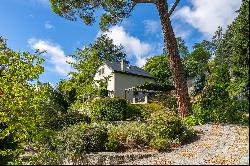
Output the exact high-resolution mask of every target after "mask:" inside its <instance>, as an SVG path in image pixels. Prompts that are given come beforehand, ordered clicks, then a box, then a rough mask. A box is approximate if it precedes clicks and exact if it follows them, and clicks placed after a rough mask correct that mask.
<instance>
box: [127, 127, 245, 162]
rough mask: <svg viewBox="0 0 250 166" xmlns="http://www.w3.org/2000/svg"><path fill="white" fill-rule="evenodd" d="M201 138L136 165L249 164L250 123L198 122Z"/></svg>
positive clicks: (196, 128) (197, 128)
mask: <svg viewBox="0 0 250 166" xmlns="http://www.w3.org/2000/svg"><path fill="white" fill-rule="evenodd" d="M193 128H194V129H195V130H197V131H199V134H198V135H199V137H200V138H199V139H198V140H197V141H195V142H193V143H190V144H187V145H184V146H182V147H180V148H178V149H176V150H173V151H171V152H169V153H161V154H159V155H157V156H156V157H150V158H147V159H142V160H137V161H133V162H131V163H126V164H129V165H131V164H133V165H249V127H248V126H240V125H216V124H205V125H201V126H194V127H193Z"/></svg>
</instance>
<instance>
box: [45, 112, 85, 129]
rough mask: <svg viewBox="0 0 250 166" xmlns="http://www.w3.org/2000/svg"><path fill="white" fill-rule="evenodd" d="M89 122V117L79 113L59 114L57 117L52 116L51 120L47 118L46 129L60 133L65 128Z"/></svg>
mask: <svg viewBox="0 0 250 166" xmlns="http://www.w3.org/2000/svg"><path fill="white" fill-rule="evenodd" d="M48 116H49V115H48ZM87 121H88V120H87V117H86V116H85V115H83V114H81V113H78V112H67V113H60V114H59V113H57V114H55V115H50V118H47V120H46V121H45V127H46V128H49V129H52V130H55V131H59V130H61V129H62V128H63V127H67V126H70V125H74V124H77V123H80V122H87Z"/></svg>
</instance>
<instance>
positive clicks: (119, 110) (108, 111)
mask: <svg viewBox="0 0 250 166" xmlns="http://www.w3.org/2000/svg"><path fill="white" fill-rule="evenodd" d="M89 109H90V110H89V111H90V117H91V121H119V120H125V116H126V109H127V101H126V100H125V99H122V98H101V99H96V100H95V101H94V102H93V103H91V105H90V108H89Z"/></svg>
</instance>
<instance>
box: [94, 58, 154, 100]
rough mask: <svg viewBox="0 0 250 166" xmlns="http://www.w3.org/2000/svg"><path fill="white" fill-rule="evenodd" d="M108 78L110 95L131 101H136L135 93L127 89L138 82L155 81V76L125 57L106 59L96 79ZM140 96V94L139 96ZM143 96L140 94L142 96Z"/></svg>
mask: <svg viewBox="0 0 250 166" xmlns="http://www.w3.org/2000/svg"><path fill="white" fill-rule="evenodd" d="M105 78H106V80H107V90H108V91H109V94H108V95H109V97H121V98H125V99H127V100H128V101H129V102H130V103H133V101H135V99H134V96H135V95H134V94H133V93H132V92H129V91H127V89H131V88H133V87H135V86H136V85H137V84H143V83H145V82H154V81H155V77H154V76H153V75H151V74H150V73H148V72H146V71H145V70H143V69H141V68H139V67H137V66H132V65H129V64H127V63H126V61H125V60H124V59H122V60H121V62H110V61H106V62H105V63H104V65H102V66H101V67H100V68H99V69H98V72H97V73H96V75H95V77H94V80H95V81H97V80H105ZM138 97H139V96H138ZM142 97H143V96H140V98H142Z"/></svg>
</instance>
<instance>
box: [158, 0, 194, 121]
mask: <svg viewBox="0 0 250 166" xmlns="http://www.w3.org/2000/svg"><path fill="white" fill-rule="evenodd" d="M156 6H157V10H158V12H159V16H160V20H161V25H162V30H163V35H164V45H165V48H167V50H168V54H169V55H168V59H169V62H170V69H171V72H172V76H173V81H174V86H175V89H176V98H177V104H178V112H179V114H180V116H181V117H182V118H184V117H186V116H187V115H188V114H189V111H191V105H190V98H189V95H188V88H187V80H186V79H185V76H184V70H183V66H182V63H181V59H180V55H179V51H178V46H177V42H176V38H175V35H174V32H173V28H172V25H171V21H170V15H169V14H168V6H167V3H166V1H165V0H157V1H156Z"/></svg>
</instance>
